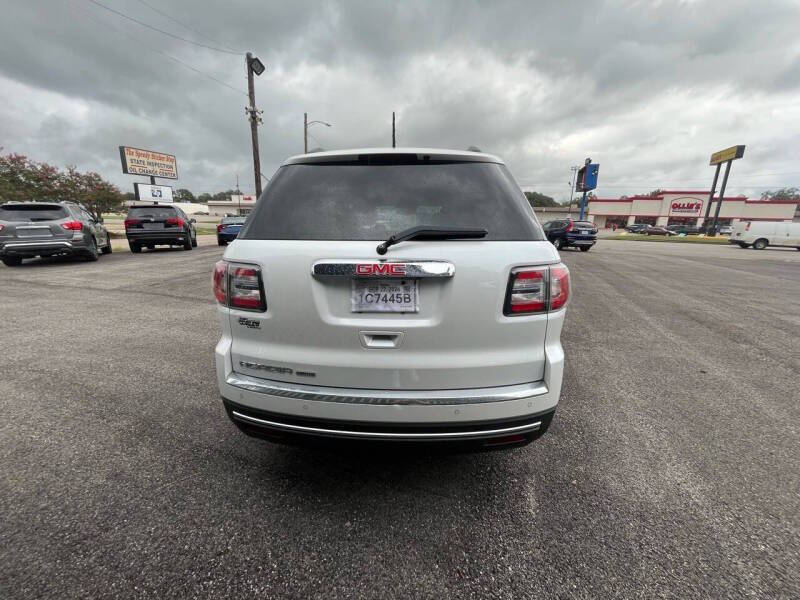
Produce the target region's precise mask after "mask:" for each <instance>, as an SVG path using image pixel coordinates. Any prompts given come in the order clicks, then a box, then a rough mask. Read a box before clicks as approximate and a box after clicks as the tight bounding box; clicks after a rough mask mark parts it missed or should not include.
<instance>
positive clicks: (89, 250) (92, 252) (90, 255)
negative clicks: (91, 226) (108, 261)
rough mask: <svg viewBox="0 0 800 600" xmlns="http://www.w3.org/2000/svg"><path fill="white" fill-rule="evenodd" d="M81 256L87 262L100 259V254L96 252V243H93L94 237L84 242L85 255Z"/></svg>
mask: <svg viewBox="0 0 800 600" xmlns="http://www.w3.org/2000/svg"><path fill="white" fill-rule="evenodd" d="M83 256H84V258H85V259H86V260H88V261H89V262H94V261H96V260H97V259H98V258H100V253H99V252H98V251H97V242H96V241H95V239H94V236H91V235H90V236H89V240H88V241H87V242H86V253H85V254H84V255H83Z"/></svg>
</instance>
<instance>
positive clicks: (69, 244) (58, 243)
mask: <svg viewBox="0 0 800 600" xmlns="http://www.w3.org/2000/svg"><path fill="white" fill-rule="evenodd" d="M37 246H40V247H42V248H46V247H51V246H63V247H65V248H72V242H65V241H62V240H53V241H48V240H37V241H34V242H7V243H5V244H3V246H2V247H3V248H35V247H37Z"/></svg>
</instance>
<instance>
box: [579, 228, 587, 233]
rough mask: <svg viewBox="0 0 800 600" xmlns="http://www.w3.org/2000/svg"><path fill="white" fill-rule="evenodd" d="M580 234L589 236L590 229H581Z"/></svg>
mask: <svg viewBox="0 0 800 600" xmlns="http://www.w3.org/2000/svg"><path fill="white" fill-rule="evenodd" d="M578 233H583V234H587V233H589V230H588V229H581V230H580V231H579V232H578Z"/></svg>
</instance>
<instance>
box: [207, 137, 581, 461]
mask: <svg viewBox="0 0 800 600" xmlns="http://www.w3.org/2000/svg"><path fill="white" fill-rule="evenodd" d="M213 287H214V293H215V295H216V298H217V300H218V303H219V306H218V308H219V317H220V323H221V326H222V338H221V339H220V341H219V343H218V344H217V347H216V364H217V378H218V383H219V390H220V394H221V396H222V398H223V402H224V404H225V408H226V410H227V413H228V415H229V417H230V418H231V420H232V421H233V422H234V423H235V424H236V425H237V426H238V427H239V428H240V429H241V430H243V431H244V432H246V433H248V434H251V435H255V436H259V437H263V438H266V439H270V440H274V441H280V442H287V443H295V442H303V441H311V440H314V441H320V440H323V441H324V440H327V441H330V440H332V439H335V440H351V441H352V440H358V441H361V442H365V441H380V442H395V443H405V444H408V443H421V442H435V443H438V444H444V443H445V442H451V443H454V444H467V445H469V446H470V447H478V448H486V447H511V446H518V445H523V444H525V443H528V442H530V441H531V440H533V439H535V438H537V437H539V436H540V435H542V434H543V433H544V432H545V431H546V430H547V428H548V426H549V425H550V422H551V420H552V418H553V415H554V413H555V410H556V405H557V404H558V399H559V394H560V392H561V378H562V371H563V364H564V352H563V350H562V346H561V340H560V337H561V327H562V324H563V322H564V314H565V309H566V306H567V303H568V301H569V297H570V277H569V271H568V270H567V268H566V267H565V266H564V265H563V264H562V263H561V262H560V259H559V255H558V252H557V250H556V249H555V248H554V247H553V245H552V244H551V243H549V242H548V241H547V240H546V238H545V236H544V234H543V232H542V229H541V227H540V225H539V223H538V221H537V220H536V217H535V216H534V213H533V211H532V209H531V207H530V205H529V204H528V202H527V201H526V199H525V196H524V195H523V193H522V192H521V191H520V189H519V186H518V185H517V184H516V183H515V181H514V179H513V178H512V176H511V174H510V173H509V172H508V170H507V169H506V167H505V166H504V165H503V163H502V161H501V160H500V159H498V158H497V157H494V156H491V155H488V154H482V153H478V152H459V151H451V150H429V149H416V148H411V149H400V148H398V149H384V148H381V149H364V150H345V151H337V152H320V153H314V154H305V155H301V156H296V157H293V158H289V159H288V160H286V161H285V162H284V164H283V165H282V166H281V168H280V169H279V170H278V172H277V173H276V174H275V176H274V177H273V178H272V180H271V182H270V184H269V187H268V188H267V189H266V190H265V191H264V193H263V195H262V196H261V198H259V200H258V203H257V206H256V207H255V209H254V211H253V213H252V214H251V215H250V218H249V219H248V221H247V224H246V225H245V226H244V228H243V229H242V231H241V233H240V234H239V236H238V238H237V239H236V240H235V241H234V242H232V243H231V245H230V246H229V247H228V248H227V250H226V251H225V254H224V258H223V260H221V261H220V262H219V263H217V265H216V268H215V270H214V276H213Z"/></svg>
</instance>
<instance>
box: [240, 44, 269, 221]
mask: <svg viewBox="0 0 800 600" xmlns="http://www.w3.org/2000/svg"><path fill="white" fill-rule="evenodd" d="M245 64H246V67H247V95H248V97H249V98H250V107H249V108H245V112H247V115H248V118H249V119H250V135H251V136H252V143H253V171H254V175H255V178H256V198H259V197H260V196H261V158H260V157H259V155H258V125H259V123H263V121H262V120H261V117H260V116H259V113H260V111H259V110H258V109H256V90H255V85H254V82H253V73H254V71H255V70H258V69H260V72H258V74H259V75H261V73H263V72H264V65H263V64H262V63H261V61H260V60H258V59H257V58H256V59H253V53H252V52H248V53H247V54H246V55H245ZM239 196H240V200H239V202H240V204H241V194H240V195H239ZM240 208H241V206H240Z"/></svg>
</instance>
